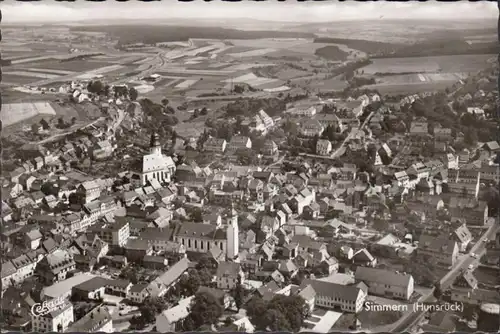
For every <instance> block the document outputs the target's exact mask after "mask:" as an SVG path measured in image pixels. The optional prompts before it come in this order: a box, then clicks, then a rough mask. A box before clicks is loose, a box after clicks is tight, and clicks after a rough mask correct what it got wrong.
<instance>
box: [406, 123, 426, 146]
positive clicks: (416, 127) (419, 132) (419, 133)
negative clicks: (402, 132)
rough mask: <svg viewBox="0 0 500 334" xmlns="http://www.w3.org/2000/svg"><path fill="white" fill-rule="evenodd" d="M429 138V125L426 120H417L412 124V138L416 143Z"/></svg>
mask: <svg viewBox="0 0 500 334" xmlns="http://www.w3.org/2000/svg"><path fill="white" fill-rule="evenodd" d="M428 137H429V130H428V123H427V121H425V120H415V121H413V122H411V126H410V138H411V139H412V140H415V141H420V140H422V139H424V138H428Z"/></svg>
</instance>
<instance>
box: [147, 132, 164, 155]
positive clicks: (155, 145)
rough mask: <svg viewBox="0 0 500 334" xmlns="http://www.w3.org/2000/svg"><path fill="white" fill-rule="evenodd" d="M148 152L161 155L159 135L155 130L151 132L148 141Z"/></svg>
mask: <svg viewBox="0 0 500 334" xmlns="http://www.w3.org/2000/svg"><path fill="white" fill-rule="evenodd" d="M149 152H150V153H151V154H155V155H161V144H160V135H159V134H158V133H157V132H153V134H152V135H151V140H150V142H149Z"/></svg>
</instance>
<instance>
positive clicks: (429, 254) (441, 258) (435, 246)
mask: <svg viewBox="0 0 500 334" xmlns="http://www.w3.org/2000/svg"><path fill="white" fill-rule="evenodd" d="M458 253H459V248H458V244H457V242H456V241H455V240H452V239H449V238H446V237H434V236H431V235H428V234H424V235H422V236H421V237H420V240H419V244H418V248H417V256H418V257H419V258H421V259H422V260H423V261H424V262H426V261H429V260H430V259H432V260H434V261H436V264H437V265H439V266H443V267H446V268H449V267H452V266H454V265H455V263H456V261H457V259H458Z"/></svg>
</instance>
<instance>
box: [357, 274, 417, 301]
mask: <svg viewBox="0 0 500 334" xmlns="http://www.w3.org/2000/svg"><path fill="white" fill-rule="evenodd" d="M355 279H356V282H357V283H360V282H363V283H365V284H366V286H367V287H368V293H370V294H374V295H379V296H384V297H388V298H394V299H403V300H409V299H410V298H411V296H412V295H413V288H414V283H415V282H414V280H413V277H412V276H411V275H410V274H406V273H399V272H393V271H389V270H384V269H376V268H368V267H358V268H356V274H355Z"/></svg>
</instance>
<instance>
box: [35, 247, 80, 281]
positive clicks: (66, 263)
mask: <svg viewBox="0 0 500 334" xmlns="http://www.w3.org/2000/svg"><path fill="white" fill-rule="evenodd" d="M75 268H76V263H75V261H74V259H73V256H72V255H71V254H70V253H69V252H68V251H66V250H62V249H56V250H55V251H53V252H52V253H50V254H47V256H45V258H43V259H42V260H41V261H40V262H38V264H37V266H36V273H37V274H38V276H39V277H40V279H41V280H42V281H43V282H46V283H48V284H53V283H55V282H59V281H62V280H64V279H66V277H67V274H68V273H69V272H71V271H73V270H74V269H75Z"/></svg>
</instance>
